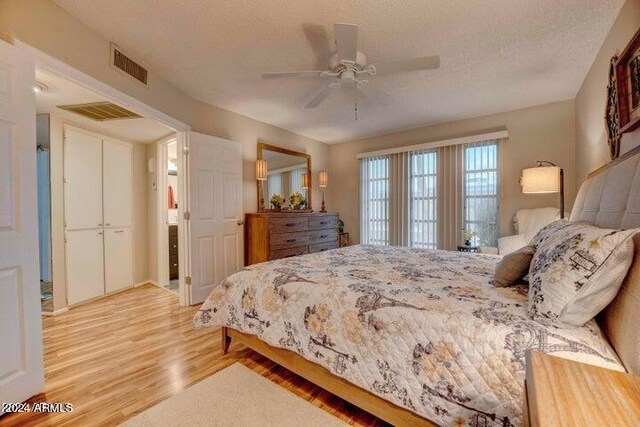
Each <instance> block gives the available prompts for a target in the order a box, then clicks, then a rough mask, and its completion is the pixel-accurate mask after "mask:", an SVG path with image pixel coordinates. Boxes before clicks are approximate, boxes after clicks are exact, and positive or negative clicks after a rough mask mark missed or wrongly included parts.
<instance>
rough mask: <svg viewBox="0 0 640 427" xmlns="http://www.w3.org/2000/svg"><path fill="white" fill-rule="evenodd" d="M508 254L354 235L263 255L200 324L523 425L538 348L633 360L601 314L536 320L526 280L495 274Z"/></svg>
mask: <svg viewBox="0 0 640 427" xmlns="http://www.w3.org/2000/svg"><path fill="white" fill-rule="evenodd" d="M499 259H500V258H499V257H497V256H493V255H481V254H466V253H458V252H446V251H428V250H418V249H408V248H398V247H381V246H352V247H348V248H342V249H337V250H333V251H327V252H323V253H319V254H313V255H305V256H301V257H294V258H289V259H284V260H278V261H273V262H268V263H264V264H257V265H254V266H251V267H248V268H245V269H244V270H242V271H240V272H238V273H236V274H234V275H232V276H230V277H229V278H227V279H226V280H225V281H224V282H223V283H221V284H220V285H219V286H218V287H216V288H215V289H214V290H213V292H212V293H211V295H210V296H209V298H208V299H207V300H206V301H205V303H204V304H203V305H202V307H201V308H200V310H199V312H198V314H197V315H196V318H195V324H196V326H198V327H205V326H206V327H221V326H228V327H231V328H234V329H236V330H238V331H241V332H245V333H248V334H253V335H257V336H258V337H260V339H262V340H263V341H265V342H266V343H268V344H270V345H272V346H274V347H280V348H285V349H288V350H291V351H295V352H296V353H298V354H300V355H301V356H303V357H305V358H306V359H308V360H310V361H312V362H314V363H317V364H319V365H322V366H324V367H325V368H327V369H328V370H329V371H331V372H332V373H333V374H335V375H338V376H340V377H342V378H344V379H346V380H348V381H350V382H351V383H353V384H356V385H358V386H360V387H362V388H364V389H366V390H369V391H370V392H372V393H374V394H376V395H378V396H381V397H382V398H384V399H386V400H388V401H391V402H393V403H395V404H397V405H399V406H403V407H405V408H408V409H409V410H411V411H413V412H415V413H417V414H419V415H421V416H423V417H425V418H428V419H430V420H432V421H434V422H436V423H438V424H440V425H443V426H452V425H455V426H471V427H479V426H504V427H507V426H519V425H521V424H522V401H523V382H524V355H525V352H526V351H528V350H537V351H541V352H545V353H554V354H557V355H561V356H563V357H568V358H572V359H575V360H581V361H585V362H587V363H592V364H598V365H601V366H605V367H609V368H613V369H622V368H621V367H620V364H619V362H618V360H617V357H616V356H615V354H614V352H613V351H612V350H611V348H610V346H609V345H608V343H607V342H606V340H605V339H604V338H603V336H602V334H601V332H600V330H599V328H598V327H597V325H596V323H595V322H594V321H591V322H589V323H588V324H587V325H586V326H584V327H581V328H575V329H557V328H552V327H546V326H543V325H541V324H539V323H537V322H535V321H532V320H530V319H529V318H528V317H527V313H526V305H527V296H526V293H527V287H526V286H525V285H519V286H514V287H510V288H495V287H493V285H492V284H491V279H492V276H493V270H494V267H495V265H496V263H497V262H498V260H499Z"/></svg>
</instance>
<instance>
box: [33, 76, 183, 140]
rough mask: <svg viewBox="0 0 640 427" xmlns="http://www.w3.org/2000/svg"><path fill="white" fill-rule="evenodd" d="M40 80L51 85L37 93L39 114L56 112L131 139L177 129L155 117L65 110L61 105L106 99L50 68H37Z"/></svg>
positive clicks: (155, 136) (71, 120) (158, 136)
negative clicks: (99, 117)
mask: <svg viewBox="0 0 640 427" xmlns="http://www.w3.org/2000/svg"><path fill="white" fill-rule="evenodd" d="M36 80H37V81H39V82H42V83H44V84H46V85H47V86H48V89H47V90H46V91H43V92H38V93H36V107H37V112H38V113H51V114H56V115H58V116H60V117H62V118H63V119H64V120H65V121H67V122H69V123H73V124H77V125H79V126H86V127H87V129H90V130H93V131H96V132H104V133H105V134H106V135H109V136H112V137H114V138H121V139H124V140H127V141H137V142H144V143H150V142H154V141H157V140H159V139H161V138H162V137H164V136H167V135H168V134H170V133H172V132H174V131H173V130H172V129H170V128H168V127H165V126H164V125H162V124H160V123H159V122H156V121H155V120H151V119H145V118H139V119H126V120H109V121H104V122H100V121H96V120H91V119H89V118H86V117H83V116H80V115H78V114H74V113H71V112H69V111H64V110H61V109H60V108H57V107H58V106H59V105H74V104H86V103H89V102H102V101H106V99H104V97H101V96H99V95H97V94H95V93H93V92H91V91H89V90H87V89H85V88H83V87H82V86H80V85H78V84H76V83H73V82H71V81H69V80H66V79H64V78H62V77H60V76H58V75H56V74H53V73H51V72H48V71H46V70H41V69H37V70H36Z"/></svg>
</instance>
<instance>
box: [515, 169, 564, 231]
mask: <svg viewBox="0 0 640 427" xmlns="http://www.w3.org/2000/svg"><path fill="white" fill-rule="evenodd" d="M537 163H538V166H536V167H534V168H527V169H523V171H522V177H521V178H520V184H521V185H522V192H523V193H524V194H549V193H560V218H564V170H563V169H562V168H561V167H559V166H556V165H555V164H554V163H551V162H549V161H547V160H538V161H537Z"/></svg>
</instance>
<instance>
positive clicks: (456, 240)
mask: <svg viewBox="0 0 640 427" xmlns="http://www.w3.org/2000/svg"><path fill="white" fill-rule="evenodd" d="M506 136H507V135H506V131H505V132H496V133H493V134H487V135H482V136H481V137H486V138H482V139H480V138H478V139H474V140H471V142H470V138H463V139H458V140H451V141H442V142H439V143H432V144H431V146H430V145H429V144H420V145H416V146H412V147H405V148H404V149H397V150H396V149H389V150H384V151H381V152H378V153H371V154H363V155H360V156H359V158H360V165H361V169H360V172H361V176H360V189H361V199H360V200H361V203H360V220H361V221H360V242H362V243H364V244H376V245H401V246H411V247H416V248H426V249H450V250H451V249H456V247H457V246H458V245H459V244H460V243H462V241H461V235H460V229H463V228H464V229H469V230H472V231H474V232H476V234H477V239H476V240H475V242H474V243H476V244H478V245H480V246H490V247H495V246H496V245H497V241H498V237H499V195H500V182H499V181H500V167H499V156H498V155H499V149H500V144H501V143H502V142H501V141H504V139H502V138H506ZM434 145H435V147H434Z"/></svg>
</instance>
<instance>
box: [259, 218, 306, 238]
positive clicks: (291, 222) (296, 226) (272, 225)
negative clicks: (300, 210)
mask: <svg viewBox="0 0 640 427" xmlns="http://www.w3.org/2000/svg"><path fill="white" fill-rule="evenodd" d="M308 225H309V221H308V220H307V218H305V217H298V218H295V217H293V218H269V232H270V233H272V234H273V233H288V232H291V231H306V230H307V227H308Z"/></svg>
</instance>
